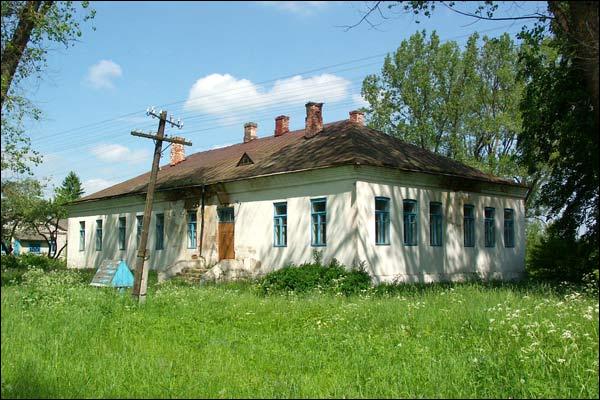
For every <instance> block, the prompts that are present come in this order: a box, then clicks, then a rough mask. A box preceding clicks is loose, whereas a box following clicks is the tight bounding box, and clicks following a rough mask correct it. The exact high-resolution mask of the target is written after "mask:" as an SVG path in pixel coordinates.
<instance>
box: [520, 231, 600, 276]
mask: <svg viewBox="0 0 600 400" xmlns="http://www.w3.org/2000/svg"><path fill="white" fill-rule="evenodd" d="M599 261H600V259H599V258H598V248H597V247H595V246H590V245H589V243H588V242H587V241H585V240H582V239H577V238H575V236H574V235H564V234H563V233H561V231H560V229H559V225H558V224H553V225H551V226H550V227H548V229H547V230H546V232H545V233H544V234H543V235H542V236H541V238H540V239H539V241H537V243H535V242H534V243H533V244H532V245H531V247H530V249H529V250H528V255H527V272H528V274H529V275H530V277H532V278H533V279H540V280H551V281H557V282H562V281H570V282H582V281H583V279H584V277H585V276H586V275H588V274H593V273H594V271H596V274H597V271H598V263H599Z"/></svg>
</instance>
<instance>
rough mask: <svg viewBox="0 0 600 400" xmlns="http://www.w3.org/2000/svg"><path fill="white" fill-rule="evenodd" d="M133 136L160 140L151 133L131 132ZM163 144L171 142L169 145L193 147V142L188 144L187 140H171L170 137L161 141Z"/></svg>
mask: <svg viewBox="0 0 600 400" xmlns="http://www.w3.org/2000/svg"><path fill="white" fill-rule="evenodd" d="M131 134H132V135H133V136H139V137H143V138H148V139H158V136H157V135H151V134H149V133H144V132H138V131H131ZM161 140H162V141H163V142H169V143H177V144H183V145H185V146H191V145H192V142H188V141H187V140H183V139H176V138H170V137H163V138H162V139H161Z"/></svg>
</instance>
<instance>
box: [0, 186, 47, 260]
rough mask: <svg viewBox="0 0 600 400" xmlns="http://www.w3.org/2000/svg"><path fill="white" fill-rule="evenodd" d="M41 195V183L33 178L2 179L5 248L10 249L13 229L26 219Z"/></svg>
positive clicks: (3, 239) (2, 215) (3, 243)
mask: <svg viewBox="0 0 600 400" xmlns="http://www.w3.org/2000/svg"><path fill="white" fill-rule="evenodd" d="M41 196H42V185H41V183H40V182H39V181H37V180H35V179H31V178H26V179H22V180H13V181H4V180H3V181H2V207H1V218H2V245H3V247H4V248H5V249H10V243H11V239H12V238H13V235H14V233H15V230H16V229H17V228H18V226H19V225H20V224H23V223H25V222H26V221H27V218H28V213H29V212H30V211H31V210H32V209H33V208H34V207H35V204H36V202H38V201H40V200H41ZM11 251H12V250H11Z"/></svg>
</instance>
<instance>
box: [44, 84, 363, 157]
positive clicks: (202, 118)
mask: <svg viewBox="0 0 600 400" xmlns="http://www.w3.org/2000/svg"><path fill="white" fill-rule="evenodd" d="M357 78H358V79H357ZM360 83H362V75H361V76H356V77H353V78H352V79H349V80H344V81H343V82H330V83H328V84H320V83H314V84H312V85H308V86H305V87H303V88H300V89H293V90H287V91H282V92H280V93H279V94H282V95H286V96H288V98H289V97H298V95H299V94H302V93H303V92H304V91H306V90H307V89H313V88H319V89H328V90H336V89H338V88H339V89H344V90H347V89H350V90H353V89H354V88H355V87H356V86H358V84H360ZM349 94H350V95H351V94H352V93H349ZM247 98H248V97H246V98H243V99H239V100H240V101H238V102H235V103H229V104H228V105H226V106H223V107H220V108H216V109H213V110H211V112H212V113H215V114H218V113H219V112H220V111H225V110H227V109H233V110H232V111H230V112H227V113H222V114H218V116H212V115H198V116H195V117H194V116H193V117H189V118H187V119H186V123H187V122H188V121H189V120H192V121H194V123H195V124H199V123H207V122H208V123H212V122H215V121H219V120H223V119H228V118H241V117H244V118H246V117H247V118H250V119H251V118H252V117H254V115H255V114H256V111H254V110H255V109H260V108H265V107H268V109H269V112H270V113H277V112H278V111H277V110H278V109H280V108H281V107H280V108H277V106H276V105H274V104H273V101H272V100H269V99H267V100H264V99H259V100H257V101H254V102H247V101H245V100H246V99H247ZM286 102H287V101H286ZM241 106H243V107H244V108H248V111H247V112H245V113H239V112H238V111H237V110H238V109H240V108H241ZM286 107H287V106H286ZM287 109H288V108H286V110H287ZM280 112H281V111H280ZM193 125H194V124H192V126H193ZM188 126H189V124H188ZM125 129H127V128H125ZM89 133H91V132H87V134H89ZM83 134H84V135H85V134H86V133H83ZM182 134H186V133H185V132H182ZM117 135H119V133H117ZM78 136H82V134H79V135H78ZM106 136H108V134H107V133H106V132H103V133H102V137H106ZM63 139H65V140H63V141H55V142H54V144H56V145H59V147H55V148H54V150H53V151H52V154H54V153H60V152H64V151H67V150H73V149H76V148H82V147H84V146H86V145H89V144H92V143H98V142H99V141H98V140H97V138H96V137H92V138H89V139H90V140H87V141H86V140H79V141H78V145H77V146H72V145H71V143H72V140H70V139H69V138H63ZM63 144H69V145H68V146H66V147H60V146H61V145H63Z"/></svg>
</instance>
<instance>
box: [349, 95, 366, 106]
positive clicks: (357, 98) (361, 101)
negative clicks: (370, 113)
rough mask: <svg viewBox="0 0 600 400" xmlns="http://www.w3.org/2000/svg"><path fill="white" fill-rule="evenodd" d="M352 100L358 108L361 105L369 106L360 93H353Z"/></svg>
mask: <svg viewBox="0 0 600 400" xmlns="http://www.w3.org/2000/svg"><path fill="white" fill-rule="evenodd" d="M352 100H354V104H356V106H357V107H359V108H361V107H365V108H369V102H368V101H366V100H365V98H364V97H362V95H360V94H353V95H352Z"/></svg>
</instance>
